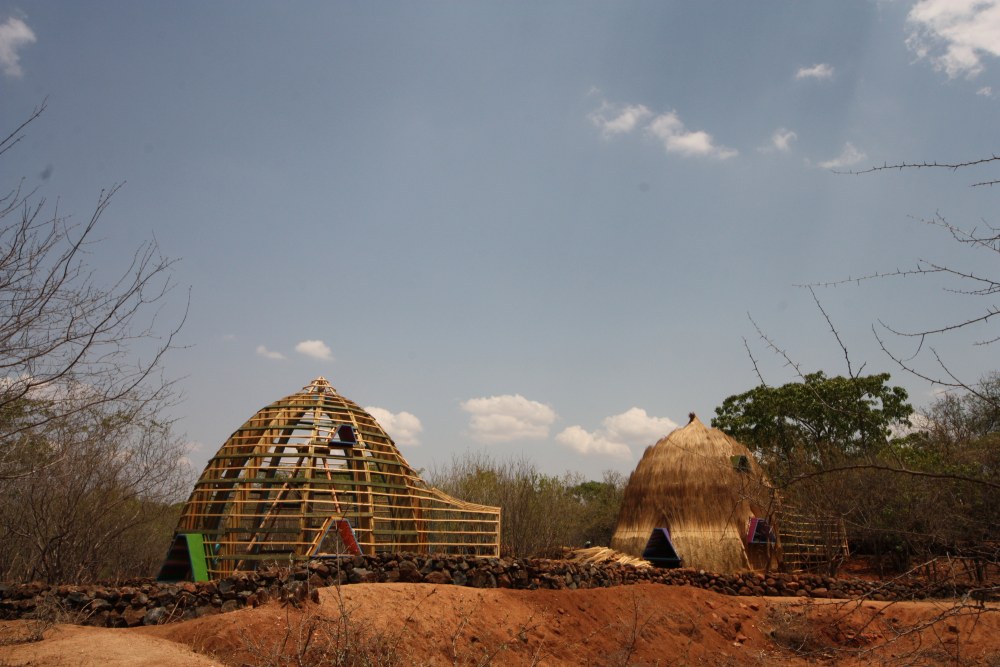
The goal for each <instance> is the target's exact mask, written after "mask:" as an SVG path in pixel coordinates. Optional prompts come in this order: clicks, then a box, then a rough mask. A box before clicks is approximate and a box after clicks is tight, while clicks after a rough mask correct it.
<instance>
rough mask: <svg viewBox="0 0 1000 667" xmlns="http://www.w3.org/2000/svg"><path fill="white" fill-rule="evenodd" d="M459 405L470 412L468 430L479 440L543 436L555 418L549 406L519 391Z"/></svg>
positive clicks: (506, 439) (546, 434)
mask: <svg viewBox="0 0 1000 667" xmlns="http://www.w3.org/2000/svg"><path fill="white" fill-rule="evenodd" d="M461 406H462V409H463V410H465V411H466V412H468V413H469V414H470V415H472V416H471V417H470V418H469V429H470V432H471V435H472V437H473V438H475V439H476V440H478V441H480V442H507V441H510V440H525V439H538V438H545V437H547V436H548V435H549V427H550V426H551V425H552V422H554V421H555V420H556V413H555V411H554V410H553V409H552V408H550V407H549V406H547V405H545V404H544V403H539V402H537V401H529V400H528V399H526V398H525V397H524V396H521V395H520V394H514V395H510V394H505V395H503V396H490V397H488V398H486V397H483V398H471V399H469V400H467V401H464V402H462V404H461Z"/></svg>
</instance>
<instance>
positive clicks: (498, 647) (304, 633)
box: [0, 584, 1000, 667]
mask: <svg viewBox="0 0 1000 667" xmlns="http://www.w3.org/2000/svg"><path fill="white" fill-rule="evenodd" d="M18 627H23V626H18V625H17V624H9V623H8V624H0V642H3V641H4V639H3V637H4V634H3V633H4V631H5V629H6V631H7V634H8V635H10V634H11V633H12V632H13V631H14V630H16V629H17V628H18ZM305 637H311V638H312V639H311V644H309V645H308V646H309V647H310V650H312V651H314V655H315V654H317V653H315V652H318V651H327V652H328V654H327V655H326V660H327V664H329V660H331V659H332V657H333V655H332V653H333V652H334V651H335V650H337V649H343V650H345V651H347V652H348V653H352V654H356V653H357V652H358V651H359V650H361V649H368V650H371V651H374V652H376V653H379V654H381V655H383V656H385V657H392V656H395V657H397V658H398V662H397V663H395V664H399V665H406V666H409V665H479V664H492V665H573V666H577V665H592V666H594V667H597V666H605V665H744V664H750V665H774V664H782V665H804V664H808V663H810V662H815V661H816V660H823V661H833V662H836V663H838V664H866V665H868V664H886V665H890V664H893V665H895V664H901V663H907V662H908V663H912V664H921V665H926V664H970V665H973V664H987V665H989V664H993V665H996V664H1000V608H998V607H997V606H996V605H992V606H990V607H989V608H988V609H987V610H986V612H985V613H973V612H972V610H968V609H963V610H959V612H956V610H955V607H954V604H953V603H942V602H934V603H932V602H907V603H895V604H891V603H863V604H858V603H844V602H837V601H816V600H805V599H800V598H793V599H790V598H749V597H729V596H723V595H718V594H715V593H712V592H709V591H704V590H701V589H693V588H684V587H674V586H659V585H654V584H643V585H637V586H622V587H616V588H608V589H599V590H580V591H567V590H564V591H549V590H539V591H515V590H505V589H473V588H462V587H458V586H431V585H426V584H361V585H352V586H345V587H343V588H342V589H340V590H338V589H335V588H327V589H322V590H321V591H320V602H319V604H314V603H308V604H306V605H305V606H304V607H303V608H302V609H301V610H296V609H294V608H291V607H282V606H280V605H278V604H269V605H265V606H263V607H261V608H258V609H245V610H241V611H237V612H233V613H229V614H219V615H215V616H207V617H204V618H200V619H196V620H193V621H188V622H184V623H176V624H171V625H165V626H159V627H154V628H136V629H131V630H105V629H96V628H81V627H74V626H57V627H56V628H54V629H52V630H49V631H48V632H47V633H46V636H45V639H44V640H43V641H40V642H33V643H21V644H11V645H7V646H0V665H2V666H3V667H8V666H12V665H139V664H143V665H153V664H155V665H196V666H198V665H223V664H225V665H242V664H289V663H293V662H294V658H295V657H296V655H297V654H299V653H301V650H302V649H303V648H304V647H306V646H307V643H306V640H305ZM8 641H10V640H8ZM192 651H194V652H196V653H194V652H192ZM389 664H393V663H389Z"/></svg>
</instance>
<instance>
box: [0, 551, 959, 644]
mask: <svg viewBox="0 0 1000 667" xmlns="http://www.w3.org/2000/svg"><path fill="white" fill-rule="evenodd" d="M382 582H403V583H423V584H437V585H455V586H470V587H474V588H516V589H526V590H533V589H539V588H544V589H581V588H604V587H608V586H622V585H629V584H637V583H658V584H666V585H671V586H694V587H697V588H703V589H706V590H711V591H715V592H717V593H722V594H726V595H767V596H799V597H814V598H845V599H857V598H865V599H871V600H916V599H925V598H955V597H961V596H963V595H965V594H967V593H968V592H969V590H970V589H971V587H969V586H954V585H932V586H926V585H920V584H916V583H903V582H875V581H867V580H862V579H840V578H833V577H823V576H817V575H807V574H794V575H793V574H777V573H775V574H771V575H767V576H765V575H760V574H727V575H718V574H711V573H708V572H705V571H699V570H686V569H678V570H660V569H656V568H639V567H634V566H631V565H621V564H618V563H611V562H609V563H575V562H572V561H564V560H546V559H507V558H474V557H468V558H465V557H461V556H426V555H414V554H394V555H380V556H354V557H351V558H343V559H336V560H334V559H331V560H323V561H312V562H310V563H308V564H303V565H300V566H298V567H295V568H291V569H289V568H270V569H262V570H257V571H255V572H243V573H238V574H236V575H234V576H231V577H228V578H226V579H221V580H218V581H209V582H204V583H190V582H183V583H176V584H167V583H160V582H154V581H150V580H143V581H134V582H128V583H127V584H123V585H88V586H49V585H46V584H38V583H33V584H21V585H0V619H4V620H10V619H16V618H55V619H56V620H59V621H61V622H73V623H80V624H85V625H97V626H106V627H132V626H136V625H157V624H160V623H167V622H171V621H177V620H186V619H192V618H197V617H200V616H204V615H206V614H217V613H222V612H227V611H234V610H236V609H241V608H243V607H247V606H257V605H260V604H263V603H264V602H267V601H269V600H281V601H290V602H293V603H298V602H299V601H302V600H305V599H307V598H310V597H315V596H316V590H317V589H319V588H323V587H326V586H335V585H349V584H357V583H382Z"/></svg>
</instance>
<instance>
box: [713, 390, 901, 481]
mask: <svg viewBox="0 0 1000 667" xmlns="http://www.w3.org/2000/svg"><path fill="white" fill-rule="evenodd" d="M888 382H889V374H888V373H881V374H878V375H868V376H857V377H843V376H836V377H829V378H828V377H827V376H826V375H825V374H824V373H823V372H822V371H818V372H816V373H810V374H807V375H805V376H804V379H803V381H802V382H791V383H788V384H785V385H782V386H780V387H770V386H767V385H760V386H759V387H755V388H754V389H751V390H750V391H747V392H744V393H742V394H737V395H735V396H730V397H729V398H727V399H725V400H724V401H723V402H722V405H720V406H719V407H717V408H716V409H715V414H716V416H715V417H714V418H713V419H712V426H714V427H716V428H719V429H721V430H723V431H725V432H726V433H728V434H729V435H731V436H733V437H734V438H736V439H737V440H739V441H740V442H742V443H744V444H745V445H746V446H747V447H749V448H750V449H751V450H753V451H754V452H755V453H756V454H757V455H758V457H759V458H760V460H761V461H762V462H763V463H765V464H767V466H768V467H769V468H770V470H771V473H772V474H777V475H778V476H779V477H781V476H785V475H786V474H787V473H788V472H789V466H790V465H792V464H797V463H798V462H803V463H807V464H809V463H811V464H812V465H813V466H817V467H827V466H830V465H832V464H833V463H834V461H837V462H841V461H843V460H845V459H856V458H859V457H865V456H871V455H874V454H876V453H878V452H879V451H880V450H881V449H882V448H884V447H885V445H886V443H887V442H888V441H889V438H890V437H891V434H892V429H893V428H896V427H907V426H910V425H911V424H910V420H909V418H910V415H912V414H913V407H912V406H911V405H910V404H909V403H907V402H906V401H907V394H906V390H905V389H903V388H901V387H893V386H890V385H889V384H888ZM779 481H780V480H779Z"/></svg>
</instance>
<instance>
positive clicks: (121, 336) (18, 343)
mask: <svg viewBox="0 0 1000 667" xmlns="http://www.w3.org/2000/svg"><path fill="white" fill-rule="evenodd" d="M44 110H45V104H44V102H43V103H42V104H41V105H40V106H39V107H37V108H36V109H35V110H34V111H33V112H32V113H31V115H30V116H29V117H28V119H27V120H26V121H25V122H24V123H22V124H21V125H20V126H19V127H18V128H17V129H16V130H14V131H13V132H12V133H10V134H9V135H7V136H6V137H5V138H3V139H2V140H0V156H4V155H5V154H7V153H8V151H10V150H12V149H13V148H14V147H15V146H16V145H17V144H18V143H19V142H20V140H21V139H22V138H23V136H24V133H25V131H26V129H27V128H28V127H29V125H30V124H31V123H33V122H34V121H36V120H37V119H38V118H39V116H41V115H42V113H43V112H44ZM9 172H10V168H9V167H7V168H6V169H5V173H9ZM120 187H121V186H120V185H115V186H112V187H110V188H109V189H107V190H103V191H101V193H100V194H99V195H98V198H97V204H96V206H95V208H94V210H93V212H92V213H91V215H90V218H89V219H88V220H86V221H85V222H82V223H72V222H71V221H70V220H69V219H68V218H67V217H65V216H63V215H62V214H61V213H60V212H59V210H58V207H57V206H50V205H49V204H48V203H47V201H46V200H45V198H44V197H43V196H41V195H40V193H39V191H38V189H37V188H31V187H29V186H27V185H26V182H25V180H24V179H23V178H22V179H20V180H19V181H18V182H16V183H14V184H12V185H11V186H10V187H9V188H6V189H3V190H0V480H2V479H11V478H15V477H18V476H22V475H28V474H31V473H32V472H33V471H34V470H35V468H34V467H32V466H28V467H24V464H25V463H26V461H25V460H24V459H23V457H13V456H11V452H12V443H13V442H14V441H16V440H17V439H18V438H19V437H21V436H24V435H26V434H28V433H30V432H31V431H32V430H33V429H36V428H38V427H40V426H43V425H44V424H45V423H47V422H49V421H53V420H59V419H62V418H65V417H67V416H69V414H71V413H72V412H75V411H85V410H88V409H92V408H97V407H100V406H104V405H112V404H114V405H116V406H117V407H116V409H117V410H132V411H139V410H141V409H142V408H143V406H151V405H161V406H162V405H163V404H165V403H167V402H169V401H170V400H171V398H172V396H173V389H172V386H171V383H170V382H168V381H165V380H164V379H163V377H162V374H161V373H160V371H161V362H162V361H163V357H164V354H165V353H166V352H167V351H168V350H169V349H171V347H172V346H173V341H174V337H175V335H176V334H177V332H178V330H179V328H180V325H181V324H182V323H183V319H184V318H183V317H181V318H179V319H180V321H174V322H171V323H169V324H167V325H166V326H165V327H164V326H163V323H162V322H160V321H159V320H160V319H162V317H160V315H161V311H162V308H163V306H164V305H165V300H166V299H165V297H166V296H167V295H168V293H169V292H171V290H172V288H173V283H172V280H171V267H172V265H173V260H171V259H168V258H165V257H163V256H162V255H161V254H160V252H159V248H158V247H157V244H156V242H155V240H151V241H148V242H146V243H144V244H143V245H141V246H139V247H138V248H137V249H136V250H135V252H134V253H133V254H132V255H130V256H127V257H126V258H125V260H124V262H123V265H122V266H121V267H120V272H119V273H118V277H117V278H116V279H113V280H112V281H111V282H110V283H108V284H102V282H101V281H99V280H98V278H97V277H96V276H95V272H94V269H93V268H92V267H91V266H89V265H88V263H87V258H86V254H87V250H88V246H89V245H90V244H93V243H95V242H96V241H95V238H94V237H95V232H94V230H95V229H96V228H97V226H98V223H99V221H100V218H101V216H102V215H103V214H104V213H105V211H106V210H107V208H108V206H109V205H110V203H111V200H112V198H113V197H114V196H115V194H116V193H117V192H118V190H119V188H120ZM140 349H141V350H142V351H143V352H144V354H145V355H146V356H145V357H140V356H139V354H138V350H140ZM67 392H68V393H71V394H72V395H73V397H74V400H72V401H66V400H61V397H62V396H64V395H65V394H67ZM41 404H44V406H45V409H38V407H39V406H40V405H41ZM35 463H36V464H41V465H44V464H45V463H46V462H45V461H35Z"/></svg>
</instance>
